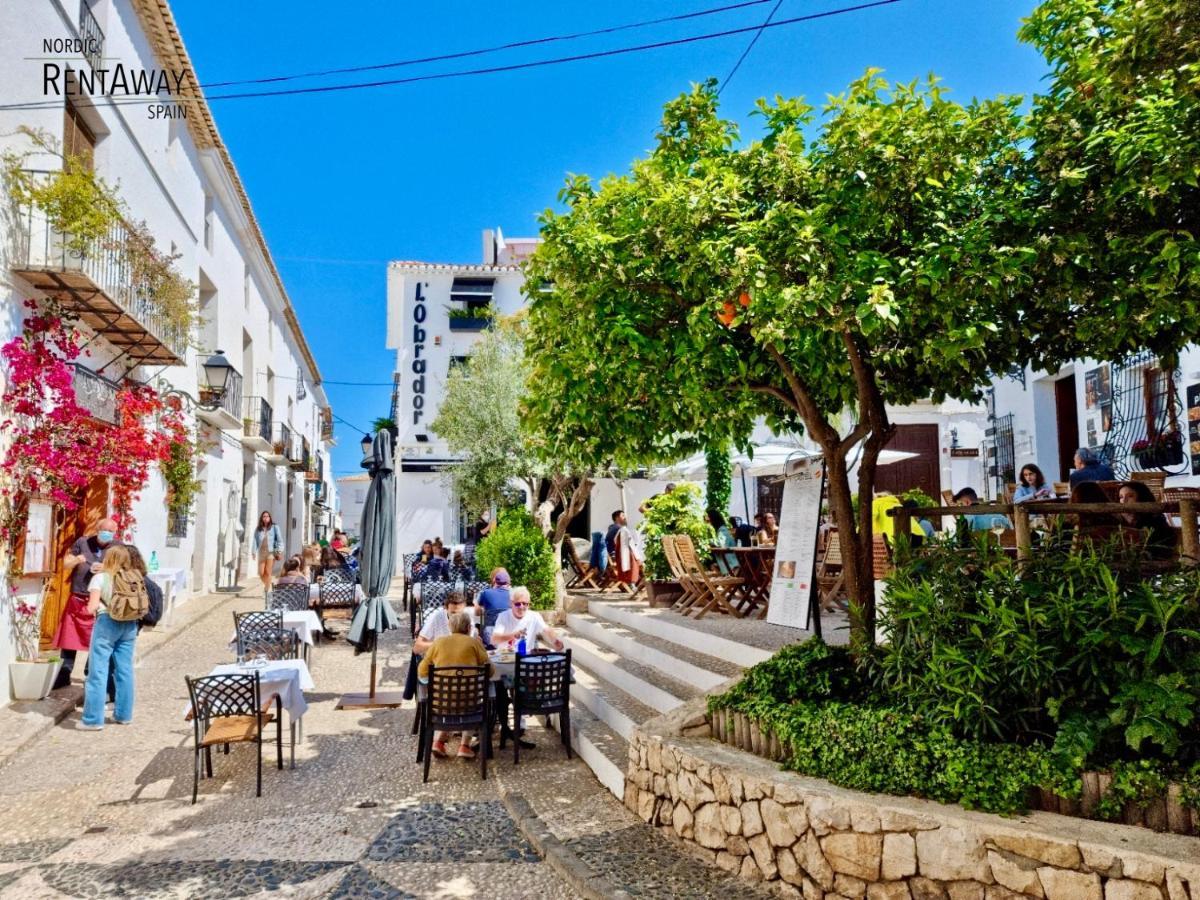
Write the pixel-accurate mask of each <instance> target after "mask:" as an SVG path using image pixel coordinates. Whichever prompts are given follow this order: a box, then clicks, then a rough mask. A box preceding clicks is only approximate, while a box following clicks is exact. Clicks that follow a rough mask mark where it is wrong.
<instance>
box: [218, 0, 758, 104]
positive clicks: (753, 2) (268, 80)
mask: <svg viewBox="0 0 1200 900" xmlns="http://www.w3.org/2000/svg"><path fill="white" fill-rule="evenodd" d="M770 2H771V0H743V2H741V3H731V4H728V5H726V6H717V7H714V8H712V9H701V10H698V11H696V12H690V13H681V14H680V15H675V16H663V17H662V18H658V19H646V20H645V21H641V22H629V23H626V24H624V25H612V26H609V27H608V28H596V29H593V30H592V31H576V32H574V33H571V34H557V35H551V36H549V37H541V38H531V39H529V40H525V41H513V42H511V43H508V44H497V45H496V46H493V47H482V48H479V49H476V50H460V51H458V52H456V53H442V54H440V55H438V56H422V57H416V58H414V59H401V60H396V61H394V62H387V63H376V64H374V65H369V66H348V67H346V68H343V69H322V70H319V71H316V72H298V73H296V74H292V75H274V76H270V77H265V78H245V79H241V80H239V81H213V82H209V83H207V84H202V85H200V87H201V88H202V89H204V90H208V89H209V88H217V87H233V86H235V85H239V84H272V83H278V82H281V81H295V80H296V79H299V78H323V77H324V76H326V75H346V74H349V73H352V72H373V71H379V70H380V69H398V68H402V67H404V66H417V65H424V64H426V63H432V62H445V61H447V60H451V59H464V58H466V57H470V56H483V55H485V54H488V53H499V52H501V51H503V50H516V49H519V48H522V47H536V46H539V45H541V44H553V43H557V42H560V41H573V40H577V39H579V38H586V37H595V36H597V35H601V34H616V33H617V32H620V31H630V30H632V29H635V28H647V27H649V26H651V25H663V24H665V23H667V22H682V21H684V20H686V19H698V18H700V17H702V16H712V15H717V14H718V13H723V12H729V11H730V10H734V9H745V8H746V7H748V6H761V5H762V4H764V3H770Z"/></svg>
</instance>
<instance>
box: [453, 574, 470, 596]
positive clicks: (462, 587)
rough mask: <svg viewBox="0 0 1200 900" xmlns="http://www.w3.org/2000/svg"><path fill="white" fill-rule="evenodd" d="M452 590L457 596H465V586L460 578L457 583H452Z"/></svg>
mask: <svg viewBox="0 0 1200 900" xmlns="http://www.w3.org/2000/svg"><path fill="white" fill-rule="evenodd" d="M454 590H455V591H456V592H457V593H459V594H464V595H465V594H466V590H467V586H466V584H465V583H464V582H463V580H462V578H459V579H458V581H456V582H454Z"/></svg>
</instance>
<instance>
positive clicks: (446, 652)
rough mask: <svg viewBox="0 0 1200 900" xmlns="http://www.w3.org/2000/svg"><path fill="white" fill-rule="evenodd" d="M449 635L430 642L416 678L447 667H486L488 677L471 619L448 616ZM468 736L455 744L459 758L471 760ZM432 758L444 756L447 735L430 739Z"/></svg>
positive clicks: (487, 663) (461, 615)
mask: <svg viewBox="0 0 1200 900" xmlns="http://www.w3.org/2000/svg"><path fill="white" fill-rule="evenodd" d="M448 624H449V626H450V633H449V634H447V635H445V636H443V637H440V638H438V639H437V640H435V641H434V642H433V644H432V645H431V646H430V648H429V649H428V650H426V651H425V656H424V657H422V659H421V665H420V666H419V667H418V668H417V677H418V678H420V679H421V681H428V680H429V667H430V666H437V667H438V668H439V669H441V668H444V667H446V666H487V670H488V677H489V678H490V677H491V675H492V664H491V662H490V661H489V660H488V655H487V651H486V650H484V649H483V644H482V643H480V641H479V640H478V638H473V637H471V619H470V617H469V616H468V615H467V614H466V613H465V612H457V613H454V614H453V615H451V616H450V619H449V622H448ZM470 740H471V733H470V732H469V731H464V732H463V734H462V740H461V742H460V743H459V745H458V757H459V759H474V758H475V751H473V750H472V749H471V744H470ZM433 755H434V756H437V757H440V758H443V759H444V758H445V757H446V755H447V754H446V732H444V731H439V732H437V733H436V734H434V736H433Z"/></svg>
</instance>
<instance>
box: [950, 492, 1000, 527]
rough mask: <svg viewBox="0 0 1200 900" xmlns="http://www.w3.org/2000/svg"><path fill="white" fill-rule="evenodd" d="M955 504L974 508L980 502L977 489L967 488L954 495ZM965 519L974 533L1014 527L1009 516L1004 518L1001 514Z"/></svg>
mask: <svg viewBox="0 0 1200 900" xmlns="http://www.w3.org/2000/svg"><path fill="white" fill-rule="evenodd" d="M954 502H955V503H956V504H957V505H958V506H974V505H975V504H976V503H978V502H979V495H978V494H977V493H975V488H969V487H965V488H962V489H961V490H960V491H958V493H956V494H955V495H954ZM963 519H964V520H965V521H966V523H967V524H968V525H969V526H970V527H971V530H972V531H991V530H992V529H993V528H1012V527H1013V526H1012V522H1010V521H1008V516H1002V515H1000V513H984V514H983V515H978V516H971V515H964V516H963Z"/></svg>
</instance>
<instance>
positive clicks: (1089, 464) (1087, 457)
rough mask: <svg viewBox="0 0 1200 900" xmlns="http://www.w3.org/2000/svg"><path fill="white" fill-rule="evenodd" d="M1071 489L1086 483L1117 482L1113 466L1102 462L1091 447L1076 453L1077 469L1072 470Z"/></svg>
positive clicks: (1081, 448) (1080, 449) (1083, 448)
mask: <svg viewBox="0 0 1200 900" xmlns="http://www.w3.org/2000/svg"><path fill="white" fill-rule="evenodd" d="M1070 479H1071V487H1075V485H1077V484H1083V482H1085V481H1116V480H1117V476H1116V475H1115V474H1114V473H1113V470H1112V466H1110V465H1109V464H1108V463H1106V462H1105V461H1104V460H1102V459H1101V458H1100V457H1099V456H1098V455H1097V454H1096V451H1095V450H1092V449H1091V448H1090V447H1080V448H1079V449H1078V450H1076V451H1075V468H1074V469H1072V470H1071V475H1070Z"/></svg>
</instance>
